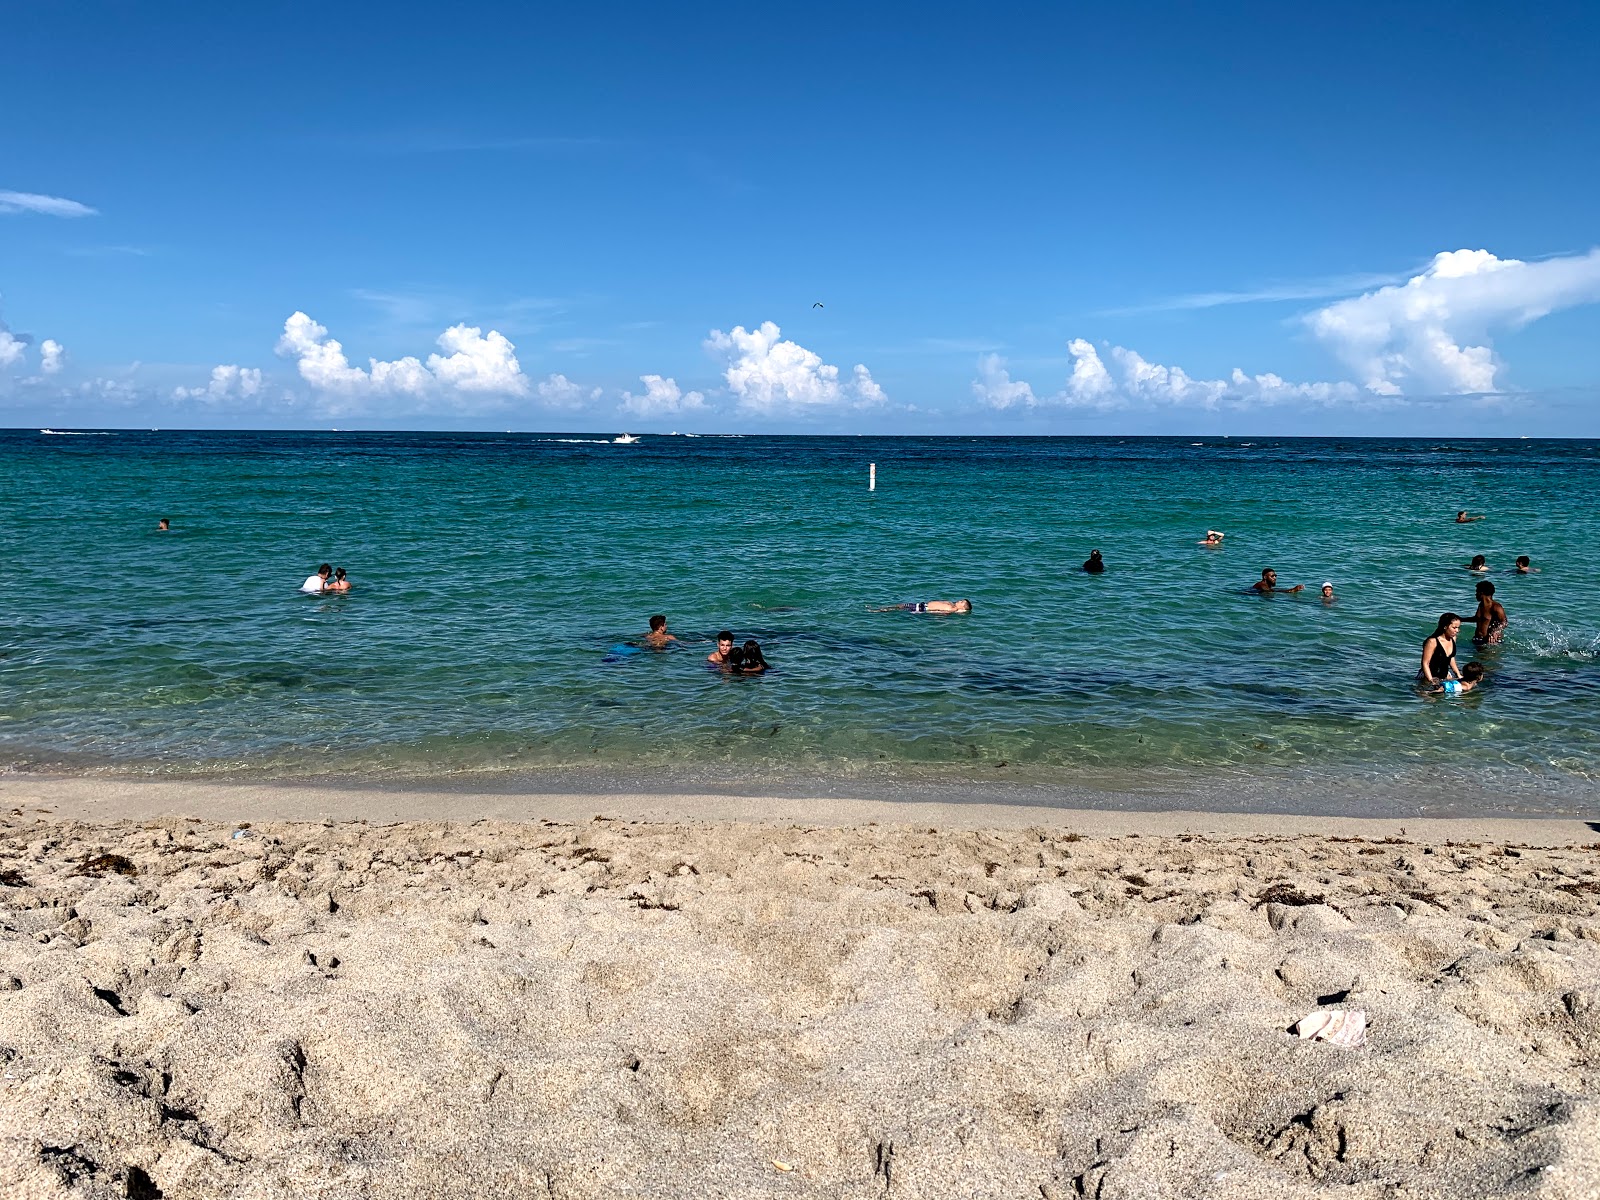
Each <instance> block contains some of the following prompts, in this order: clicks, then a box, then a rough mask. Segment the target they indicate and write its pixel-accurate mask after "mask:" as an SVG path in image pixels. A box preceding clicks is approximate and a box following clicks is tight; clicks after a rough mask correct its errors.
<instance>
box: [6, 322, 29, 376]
mask: <svg viewBox="0 0 1600 1200" xmlns="http://www.w3.org/2000/svg"><path fill="white" fill-rule="evenodd" d="M27 349H28V339H27V338H26V337H18V336H17V335H16V334H14V333H12V332H11V331H10V330H9V329H7V328H6V327H5V325H4V324H3V323H0V367H11V366H15V365H16V364H17V363H19V362H21V361H22V356H23V354H24V353H26V352H27Z"/></svg>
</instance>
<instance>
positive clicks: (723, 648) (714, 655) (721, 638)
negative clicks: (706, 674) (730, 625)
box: [706, 629, 733, 667]
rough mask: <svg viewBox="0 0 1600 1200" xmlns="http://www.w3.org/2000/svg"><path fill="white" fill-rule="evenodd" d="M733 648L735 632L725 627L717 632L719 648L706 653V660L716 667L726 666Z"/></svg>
mask: <svg viewBox="0 0 1600 1200" xmlns="http://www.w3.org/2000/svg"><path fill="white" fill-rule="evenodd" d="M732 649H733V634H732V633H730V632H728V630H726V629H724V630H723V631H722V632H721V633H719V634H717V648H716V649H715V650H713V651H712V652H711V653H710V654H708V655H706V661H707V662H708V663H710V664H711V665H712V666H714V667H721V666H725V665H726V664H727V661H728V653H729V652H730V651H731V650H732Z"/></svg>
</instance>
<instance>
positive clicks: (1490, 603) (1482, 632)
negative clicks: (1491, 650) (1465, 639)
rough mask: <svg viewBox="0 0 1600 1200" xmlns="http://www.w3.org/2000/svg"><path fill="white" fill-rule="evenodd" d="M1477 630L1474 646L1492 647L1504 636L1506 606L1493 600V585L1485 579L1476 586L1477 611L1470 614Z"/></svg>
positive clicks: (1473, 639) (1473, 641)
mask: <svg viewBox="0 0 1600 1200" xmlns="http://www.w3.org/2000/svg"><path fill="white" fill-rule="evenodd" d="M1472 623H1473V624H1474V625H1476V626H1477V629H1476V630H1475V631H1474V632H1473V634H1472V644H1473V645H1474V646H1492V645H1494V644H1495V643H1496V642H1498V641H1499V640H1500V639H1501V638H1503V637H1505V635H1506V606H1505V605H1504V604H1501V603H1500V601H1498V600H1496V599H1495V598H1494V584H1492V583H1490V582H1489V581H1488V580H1487V579H1485V580H1484V581H1483V582H1482V583H1480V584H1479V585H1478V611H1477V612H1475V613H1473V614H1472Z"/></svg>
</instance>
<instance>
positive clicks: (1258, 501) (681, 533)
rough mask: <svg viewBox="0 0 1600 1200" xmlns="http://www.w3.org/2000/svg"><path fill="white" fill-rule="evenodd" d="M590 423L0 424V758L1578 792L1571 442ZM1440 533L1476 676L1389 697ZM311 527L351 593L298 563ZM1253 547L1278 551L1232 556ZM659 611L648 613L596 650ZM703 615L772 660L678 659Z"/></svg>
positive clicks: (1579, 597)
mask: <svg viewBox="0 0 1600 1200" xmlns="http://www.w3.org/2000/svg"><path fill="white" fill-rule="evenodd" d="M608 436H609V435H608ZM599 438H600V435H595V437H594V439H593V440H586V439H585V438H583V437H582V436H581V435H538V434H501V435H490V434H477V435H473V434H467V435H454V434H359V433H288V434H276V433H245V434H236V433H181V432H164V431H163V432H159V433H158V432H149V433H132V432H118V433H113V434H109V435H106V436H54V435H47V434H42V433H39V432H38V431H33V430H28V431H6V432H0V503H3V505H4V511H5V513H6V521H5V524H4V526H3V527H0V544H3V546H4V551H5V556H6V560H7V563H8V569H7V570H6V571H5V573H4V575H3V577H0V762H3V763H6V764H9V765H10V766H11V767H12V768H13V769H17V768H22V769H33V770H72V771H87V770H106V769H113V770H119V771H136V772H146V771H153V772H159V773H174V774H202V773H226V774H231V775H253V776H275V775H282V776H287V775H295V776H306V775H309V774H318V775H340V776H343V777H356V778H369V779H371V778H376V779H383V778H399V777H407V778H413V777H418V776H424V777H441V776H446V775H454V774H458V773H481V772H494V771H508V770H510V771H516V772H522V773H531V774H532V775H533V776H534V777H538V776H540V775H541V774H544V775H549V774H550V773H552V772H557V773H560V775H561V777H562V778H570V777H571V773H572V772H591V773H595V774H596V775H605V774H608V773H609V774H610V775H612V776H614V777H617V778H624V777H626V778H632V779H638V778H656V779H672V780H674V781H677V783H678V784H680V785H682V786H693V785H694V784H696V783H697V782H715V781H717V780H752V779H754V780H762V781H766V782H767V783H768V784H770V785H772V786H781V785H782V784H783V781H785V780H799V779H806V780H817V779H832V780H845V781H858V782H864V781H877V782H879V783H883V784H884V785H886V786H891V785H899V784H908V785H909V784H916V783H919V782H941V781H942V782H945V783H960V782H962V781H982V782H983V783H984V784H985V785H986V786H987V785H993V784H998V783H1000V782H1001V781H1004V782H1006V783H1009V784H1013V785H1017V786H1022V787H1032V788H1042V789H1049V788H1051V787H1055V786H1058V785H1059V786H1061V787H1067V786H1076V785H1078V784H1081V783H1082V782H1083V781H1085V780H1090V781H1094V782H1095V784H1096V786H1106V787H1111V788H1116V787H1121V786H1129V787H1139V786H1144V785H1146V784H1149V783H1150V781H1152V780H1154V781H1159V782H1160V784H1161V786H1163V787H1176V788H1180V789H1181V788H1182V787H1184V786H1185V785H1186V782H1187V784H1191V785H1192V786H1193V788H1195V789H1201V788H1212V789H1219V788H1220V789H1223V790H1228V789H1233V788H1235V787H1238V788H1244V789H1250V788H1256V789H1258V790H1262V791H1263V794H1265V790H1267V789H1281V788H1283V787H1286V786H1287V787H1290V788H1294V787H1299V786H1302V785H1305V786H1309V782H1308V781H1318V780H1321V781H1326V780H1330V779H1336V780H1344V781H1349V780H1356V779H1365V780H1368V781H1373V782H1374V783H1375V784H1376V783H1383V784H1384V785H1385V786H1388V785H1391V784H1395V783H1398V784H1399V785H1401V786H1403V787H1406V788H1421V789H1425V790H1427V791H1428V792H1429V793H1430V794H1431V795H1433V797H1434V798H1435V799H1436V800H1441V801H1442V800H1443V799H1447V798H1448V796H1449V794H1451V793H1452V792H1453V791H1456V790H1461V789H1465V790H1467V791H1469V792H1472V793H1473V794H1478V795H1483V794H1488V793H1493V794H1496V795H1502V794H1503V795H1504V796H1506V797H1508V798H1507V799H1506V801H1505V804H1504V807H1510V808H1526V809H1530V810H1538V811H1573V812H1587V811H1591V810H1600V804H1597V803H1595V799H1596V797H1597V796H1600V790H1597V788H1596V780H1597V779H1600V732H1597V725H1600V722H1597V717H1600V605H1597V597H1600V567H1597V566H1596V560H1595V555H1594V553H1593V547H1594V546H1595V545H1596V544H1600V513H1597V510H1596V509H1597V506H1596V502H1597V500H1600V443H1596V442H1549V441H1511V442H1505V441H1496V442H1487V441H1460V440H1454V441H1451V442H1449V443H1448V444H1446V443H1442V442H1425V441H1380V440H1345V441H1334V440H1276V441H1275V440H1270V439H1249V440H1246V439H1235V440H1231V441H1229V440H1223V441H1217V440H1207V441H1206V442H1205V443H1204V444H1196V443H1195V442H1194V441H1193V440H1192V439H1102V438H942V439H934V438H906V439H874V438H776V437H769V438H764V437H746V438H713V437H701V438H686V437H646V438H644V439H643V440H642V441H641V442H640V443H639V444H637V445H632V446H618V445H614V444H607V443H604V442H602V441H601V440H599ZM869 462H876V463H877V466H878V490H877V492H876V493H873V494H869V493H868V491H867V487H866V482H867V464H868V463H869ZM1463 507H1466V508H1471V509H1472V510H1473V511H1487V512H1488V514H1489V519H1488V520H1486V521H1483V522H1479V523H1477V524H1472V525H1462V526H1457V525H1455V524H1454V523H1453V521H1452V517H1453V514H1454V513H1455V511H1456V510H1457V509H1459V508H1463ZM164 515H165V516H171V517H172V518H173V519H174V526H175V528H174V530H173V531H172V532H171V533H167V534H159V533H157V532H155V522H156V518H157V517H159V516H164ZM1208 527H1211V528H1219V529H1223V530H1225V531H1226V532H1227V540H1226V548H1225V549H1222V550H1208V549H1203V548H1201V547H1199V546H1196V545H1195V542H1196V539H1197V538H1199V537H1200V536H1201V535H1202V534H1203V533H1204V531H1205V530H1206V529H1207V528H1208ZM1095 547H1098V548H1100V549H1101V550H1103V551H1104V553H1105V557H1106V561H1107V563H1108V564H1109V570H1108V572H1107V573H1106V574H1105V575H1104V576H1101V577H1098V578H1096V577H1090V576H1087V575H1084V574H1083V573H1082V572H1081V571H1079V570H1078V566H1079V564H1080V563H1081V562H1082V560H1083V559H1084V557H1085V556H1086V555H1087V553H1088V551H1089V550H1090V549H1091V548H1095ZM1474 553H1483V554H1486V555H1487V556H1488V558H1489V561H1490V564H1491V566H1492V567H1493V568H1494V573H1493V574H1492V575H1490V576H1489V578H1491V579H1492V580H1493V581H1494V582H1495V584H1496V585H1497V587H1498V589H1499V595H1500V598H1501V599H1502V600H1503V602H1504V603H1505V605H1506V607H1507V609H1508V610H1509V612H1510V616H1511V626H1510V631H1509V634H1508V636H1507V639H1506V641H1505V643H1504V644H1503V645H1502V646H1500V647H1498V648H1493V649H1490V650H1488V651H1487V652H1485V653H1484V654H1483V655H1482V656H1481V657H1482V658H1483V659H1484V660H1485V661H1486V663H1488V665H1489V666H1490V669H1491V673H1492V683H1491V685H1490V686H1489V687H1487V688H1486V689H1484V690H1483V691H1482V692H1481V693H1480V694H1476V695H1473V696H1470V697H1465V698H1462V699H1455V700H1447V701H1440V700H1434V699H1424V698H1420V697H1419V696H1418V695H1417V694H1416V692H1415V691H1414V690H1413V689H1412V687H1411V684H1410V680H1411V678H1412V675H1413V673H1414V671H1415V668H1416V660H1417V657H1418V654H1419V650H1420V647H1421V643H1422V640H1423V638H1424V637H1425V636H1426V635H1427V634H1428V633H1429V632H1431V630H1432V628H1433V624H1434V621H1435V619H1436V618H1437V616H1438V614H1439V612H1440V611H1441V610H1443V609H1446V608H1450V609H1454V610H1456V611H1458V612H1462V613H1469V612H1470V611H1471V610H1472V608H1473V601H1472V591H1473V585H1474V583H1475V582H1476V579H1477V577H1475V576H1473V575H1471V574H1469V573H1468V572H1466V571H1465V570H1463V569H1462V566H1463V564H1465V563H1466V561H1467V559H1468V558H1469V557H1470V556H1471V555H1472V554H1474ZM1519 553H1527V554H1530V555H1532V556H1533V558H1534V561H1535V564H1536V565H1538V566H1540V567H1541V568H1542V572H1541V573H1540V574H1537V575H1532V576H1516V575H1514V574H1512V573H1511V571H1510V568H1511V565H1512V559H1513V558H1514V556H1515V555H1517V554H1519ZM322 561H329V562H332V563H334V564H336V565H342V566H345V567H347V568H348V569H349V571H350V573H351V577H352V578H353V579H354V580H355V590H353V591H352V592H351V593H349V594H348V595H345V596H342V597H336V598H325V599H324V598H313V597H304V596H301V595H298V594H297V593H296V590H295V589H296V588H297V587H298V585H299V583H300V582H301V580H302V579H304V577H305V576H306V575H307V574H308V573H309V572H310V571H312V570H314V569H315V567H316V565H317V564H318V563H319V562H322ZM1268 565H1270V566H1273V567H1275V568H1276V569H1277V571H1278V572H1279V575H1280V579H1281V581H1282V582H1284V583H1293V582H1300V581H1304V582H1306V583H1308V584H1309V585H1311V586H1310V587H1309V588H1308V589H1307V592H1306V593H1305V594H1304V595H1302V596H1300V597H1293V598H1291V597H1277V598H1272V599H1261V598H1257V597H1252V596H1247V595H1244V594H1242V591H1243V589H1244V588H1245V587H1246V586H1247V585H1248V584H1249V583H1251V582H1252V581H1253V580H1254V579H1256V578H1257V577H1258V575H1259V573H1260V569H1261V567H1263V566H1268ZM1324 579H1331V580H1332V581H1333V582H1334V583H1335V585H1336V587H1337V590H1338V594H1339V601H1338V603H1337V604H1336V605H1334V606H1332V607H1325V606H1324V605H1323V604H1322V603H1321V602H1320V601H1319V600H1317V599H1316V598H1315V597H1314V594H1313V593H1314V589H1315V585H1317V584H1319V583H1321V582H1322V580H1324ZM959 597H970V598H971V599H972V600H973V602H974V605H975V611H974V612H973V613H972V614H971V615H968V616H950V617H935V616H912V615H908V614H904V613H881V614H874V613H868V612H867V611H865V606H866V605H868V604H875V603H891V602H895V601H900V600H912V599H932V598H959ZM653 612H662V613H665V614H667V616H668V617H669V619H670V629H671V631H672V632H673V633H675V634H677V635H678V637H679V638H680V639H681V641H680V643H679V645H677V646H676V647H674V648H673V649H671V650H669V651H667V652H665V653H644V654H639V655H634V656H630V657H627V658H625V659H624V660H623V661H617V662H606V661H605V659H606V657H607V651H608V649H609V648H610V647H611V646H613V645H614V644H616V643H619V642H622V641H625V640H627V639H630V638H636V637H637V636H638V635H639V634H641V633H642V632H643V631H644V629H645V620H646V618H647V617H648V616H649V614H651V613H653ZM722 627H728V628H731V629H732V630H734V631H735V632H736V633H737V635H738V636H739V637H740V638H741V639H743V638H746V637H755V638H757V639H759V640H760V641H761V642H762V643H763V646H764V647H765V650H766V653H767V657H768V658H769V659H770V660H771V661H772V662H773V663H774V664H775V665H776V667H777V670H776V671H775V672H774V673H773V674H771V675H769V676H766V677H763V678H757V679H739V678H730V677H728V676H726V675H722V674H719V673H717V672H715V671H712V670H709V669H707V668H706V667H705V665H704V662H703V660H704V657H705V655H706V653H708V652H709V650H710V649H711V648H712V647H711V645H710V639H711V638H712V637H713V636H714V634H715V633H716V631H717V630H718V629H719V628H722ZM1470 655H1471V648H1470V645H1469V643H1468V641H1467V639H1465V638H1463V642H1462V661H1463V662H1465V661H1466V660H1467V658H1468V657H1470ZM1002 764H1003V765H1002ZM551 777H553V776H551ZM1469 806H1470V805H1469ZM1480 806H1481V805H1480Z"/></svg>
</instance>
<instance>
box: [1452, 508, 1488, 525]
mask: <svg viewBox="0 0 1600 1200" xmlns="http://www.w3.org/2000/svg"><path fill="white" fill-rule="evenodd" d="M1481 520H1483V514H1482V513H1477V514H1473V513H1469V512H1468V511H1467V510H1466V509H1464V508H1463V509H1462V510H1461V511H1460V512H1458V513H1456V524H1457V525H1470V524H1471V523H1472V522H1474V521H1481Z"/></svg>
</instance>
